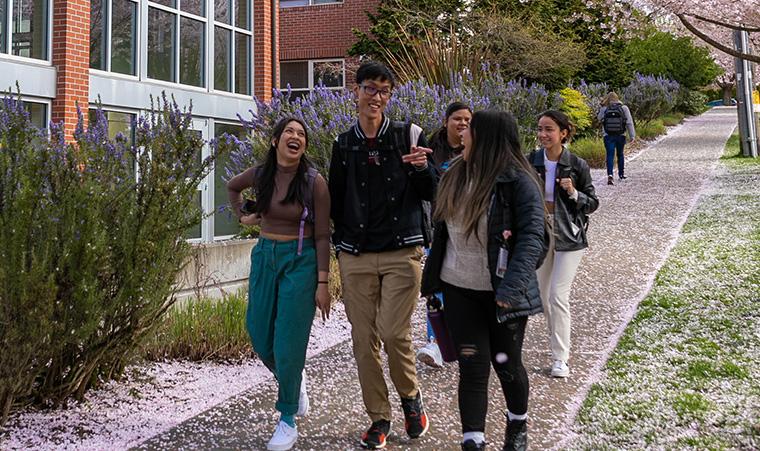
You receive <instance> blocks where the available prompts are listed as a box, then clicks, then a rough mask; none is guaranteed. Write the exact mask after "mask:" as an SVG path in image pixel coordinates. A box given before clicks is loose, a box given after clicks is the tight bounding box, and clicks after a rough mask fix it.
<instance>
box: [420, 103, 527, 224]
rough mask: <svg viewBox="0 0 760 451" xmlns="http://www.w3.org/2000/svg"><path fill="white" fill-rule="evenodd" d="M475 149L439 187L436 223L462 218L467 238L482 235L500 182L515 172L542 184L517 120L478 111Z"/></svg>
mask: <svg viewBox="0 0 760 451" xmlns="http://www.w3.org/2000/svg"><path fill="white" fill-rule="evenodd" d="M470 133H471V135H472V144H471V146H472V148H471V149H470V152H469V156H468V159H469V161H465V160H464V158H462V157H461V156H459V157H457V158H455V159H454V160H453V161H452V163H451V166H449V169H448V171H446V173H445V174H444V175H443V178H442V179H441V183H440V184H439V185H438V195H437V197H436V204H435V213H434V215H433V217H434V219H435V220H436V221H447V220H450V219H452V218H454V217H458V216H459V215H461V218H462V222H463V225H464V229H465V234H466V236H467V237H468V238H469V236H470V235H472V234H473V233H475V236H477V233H478V222H479V220H480V217H481V216H483V214H485V213H486V211H488V207H489V204H490V202H491V194H492V193H493V188H494V185H495V184H496V178H497V177H498V176H499V175H501V174H502V173H503V172H504V171H506V170H508V169H510V168H513V169H515V170H519V171H525V172H526V173H528V174H530V175H531V178H532V179H533V180H534V181H535V182H536V184H538V180H537V178H536V176H535V171H534V170H533V168H532V167H531V166H530V163H528V160H526V159H525V155H523V153H522V150H521V149H520V134H519V131H518V128H517V121H515V118H514V117H513V116H512V115H511V114H509V113H506V112H503V111H478V112H477V113H475V114H474V115H473V116H472V121H471V122H470Z"/></svg>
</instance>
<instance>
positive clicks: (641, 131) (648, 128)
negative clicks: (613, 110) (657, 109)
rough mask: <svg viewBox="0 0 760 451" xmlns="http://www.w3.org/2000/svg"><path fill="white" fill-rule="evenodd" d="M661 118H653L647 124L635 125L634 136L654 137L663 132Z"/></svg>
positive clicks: (663, 127)
mask: <svg viewBox="0 0 760 451" xmlns="http://www.w3.org/2000/svg"><path fill="white" fill-rule="evenodd" d="M665 131H666V130H665V125H664V124H663V123H662V119H655V120H653V121H651V122H649V123H647V124H644V125H641V126H639V127H636V136H637V137H639V138H641V139H654V138H657V137H658V136H661V135H664V134H665Z"/></svg>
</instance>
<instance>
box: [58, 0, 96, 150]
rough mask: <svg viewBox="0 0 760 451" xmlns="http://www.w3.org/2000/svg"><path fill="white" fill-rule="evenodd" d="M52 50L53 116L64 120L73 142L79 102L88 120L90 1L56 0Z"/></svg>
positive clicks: (65, 130) (68, 135)
mask: <svg viewBox="0 0 760 451" xmlns="http://www.w3.org/2000/svg"><path fill="white" fill-rule="evenodd" d="M52 50H53V52H52V53H53V66H55V68H56V70H57V80H56V95H55V99H53V111H52V114H51V119H52V120H53V121H55V122H63V129H64V132H65V134H66V140H67V141H71V139H72V133H73V132H74V129H75V127H76V124H77V107H76V105H77V102H79V107H80V108H81V109H82V111H83V112H84V113H85V115H84V118H85V120H86V119H87V114H86V112H87V107H88V98H89V89H90V81H89V70H90V69H89V68H90V0H54V2H53V49H52Z"/></svg>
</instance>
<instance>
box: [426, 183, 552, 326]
mask: <svg viewBox="0 0 760 451" xmlns="http://www.w3.org/2000/svg"><path fill="white" fill-rule="evenodd" d="M504 230H511V231H512V236H511V237H510V239H509V240H508V241H507V246H508V249H509V263H508V266H507V273H506V275H505V276H504V278H500V277H497V276H496V262H497V260H498V256H499V248H500V247H501V244H502V243H503V241H504V240H503V238H502V232H504ZM448 239H449V234H448V230H447V228H446V223H445V222H439V223H437V224H436V227H435V234H434V235H433V246H432V247H431V248H430V255H429V256H428V258H427V261H426V262H425V269H424V271H423V275H422V289H421V292H422V295H423V296H427V295H431V294H433V293H437V292H439V291H441V290H440V287H441V278H440V275H441V267H442V266H443V259H444V256H445V254H446V245H447V243H448ZM487 249H488V269H489V272H490V273H491V284H492V285H493V289H494V292H495V294H496V299H498V300H500V301H506V302H508V303H509V304H510V305H511V308H510V309H506V310H505V311H504V312H502V313H503V318H502V319H512V318H518V317H522V316H528V315H533V314H536V313H539V312H541V310H542V309H541V296H540V294H539V291H538V281H537V279H536V263H537V262H538V261H539V259H540V258H541V256H543V255H544V254H545V253H546V249H545V248H544V205H543V196H541V192H540V190H539V186H538V183H536V180H535V179H533V176H532V175H531V174H527V173H526V172H524V171H519V170H514V169H510V170H507V171H506V172H505V173H504V174H502V175H500V176H499V177H498V178H497V179H496V185H495V187H494V190H493V195H492V198H491V207H490V208H489V210H488V244H487Z"/></svg>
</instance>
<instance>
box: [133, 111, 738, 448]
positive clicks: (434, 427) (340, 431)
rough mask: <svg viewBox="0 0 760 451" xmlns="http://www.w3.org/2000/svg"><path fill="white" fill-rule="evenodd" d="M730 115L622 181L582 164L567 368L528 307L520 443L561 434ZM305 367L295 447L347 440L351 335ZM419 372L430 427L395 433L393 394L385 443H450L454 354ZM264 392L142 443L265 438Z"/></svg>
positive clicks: (498, 428)
mask: <svg viewBox="0 0 760 451" xmlns="http://www.w3.org/2000/svg"><path fill="white" fill-rule="evenodd" d="M735 124H736V111H735V109H734V108H716V109H713V110H711V111H710V112H708V113H706V114H704V115H702V116H700V117H697V118H693V119H689V120H687V121H686V123H685V124H684V125H682V126H681V127H679V128H678V129H676V130H675V131H672V132H671V134H670V135H668V136H666V137H665V138H663V139H661V140H660V141H658V142H657V143H656V144H654V145H652V146H651V147H650V148H649V149H647V150H646V151H644V152H643V153H641V154H639V155H638V156H636V157H633V159H631V160H630V161H629V162H627V164H626V174H627V175H628V176H629V177H630V178H629V179H628V180H627V181H625V182H624V183H620V182H616V185H615V186H607V185H606V176H605V173H604V171H593V174H592V175H593V177H594V181H595V184H596V187H597V192H598V195H599V198H600V203H601V207H600V209H599V210H598V211H597V212H596V213H594V214H593V215H592V216H591V226H590V231H589V241H590V243H591V247H590V249H589V250H588V252H587V254H586V255H585V257H584V260H583V262H582V264H581V270H580V271H579V273H578V276H577V278H576V280H575V284H574V286H573V292H572V298H571V299H572V303H573V304H572V314H573V327H572V337H573V344H572V357H571V360H570V367H571V370H572V373H571V377H570V378H568V379H566V380H558V379H552V378H550V377H549V376H548V369H547V368H548V366H549V365H550V363H551V362H550V356H549V352H548V340H547V338H546V328H545V323H544V320H543V317H542V316H541V315H538V316H535V317H533V318H532V319H531V320H530V322H529V333H528V337H527V338H526V343H525V349H524V359H525V365H526V368H527V369H528V373H529V375H530V383H531V393H530V410H529V414H530V418H531V419H530V447H531V449H550V448H561V447H564V445H565V444H567V443H568V441H570V440H572V435H571V425H572V421H573V418H574V415H575V413H576V411H577V408H578V406H579V405H580V403H581V402H582V401H583V398H584V397H585V394H586V392H587V390H588V389H589V387H590V385H591V384H592V383H593V382H594V381H595V380H597V379H598V377H599V376H600V374H601V373H600V370H601V368H602V366H603V365H604V362H605V361H606V359H607V356H608V354H609V352H610V351H611V350H612V349H614V345H615V343H616V342H617V339H618V337H619V335H620V333H621V332H622V330H623V328H624V327H625V324H626V323H627V322H628V321H629V320H630V318H631V317H632V315H633V313H634V311H635V306H636V305H637V303H638V302H639V300H640V299H641V298H643V296H644V295H646V293H647V292H648V290H649V288H650V286H651V283H652V280H653V278H654V275H655V273H656V271H657V269H658V268H659V267H660V266H661V264H662V263H663V261H664V258H665V257H666V255H667V253H668V251H669V250H670V247H671V246H672V245H673V243H674V241H675V238H676V237H677V235H678V232H679V230H680V228H681V225H682V224H683V222H684V221H685V219H686V217H687V216H688V214H689V212H690V211H691V209H692V207H693V205H694V204H695V202H696V200H697V198H698V197H699V195H700V193H701V192H702V190H703V189H704V188H706V187H707V185H708V184H709V182H710V177H711V174H712V171H713V168H714V166H715V162H716V160H717V158H718V157H719V156H720V155H721V153H722V151H723V147H724V144H725V141H726V139H727V138H728V136H729V135H730V134H731V132H732V130H733V128H734V126H735ZM413 321H414V322H415V324H416V326H415V332H416V333H417V334H416V336H415V341H416V342H417V343H418V344H421V343H422V340H423V334H424V333H423V330H424V327H423V321H424V310H423V308H422V305H420V308H419V309H418V311H417V312H416V314H415V317H414V319H413ZM307 372H308V375H309V388H310V394H311V399H312V405H311V413H310V415H309V416H308V417H307V418H305V419H303V420H301V421H299V430H300V432H301V438H300V439H299V441H298V445H297V448H296V449H299V450H305V449H314V450H346V449H356V448H357V445H358V437H359V434H360V433H361V432H362V431H363V430H364V429H365V428H366V427H367V425H368V418H367V416H366V415H365V413H364V410H363V405H362V401H361V394H360V390H359V383H358V381H357V379H356V368H355V364H354V360H353V356H352V354H351V343H350V342H344V343H341V344H339V345H336V346H334V347H333V348H330V349H328V350H327V351H325V352H323V353H321V354H319V355H318V356H316V357H313V358H311V359H310V360H309V361H308V362H307ZM493 376H494V377H492V378H491V392H492V394H493V396H492V401H491V405H490V407H489V409H490V410H489V415H488V430H487V432H486V436H487V439H488V441H489V442H491V443H493V444H494V446H492V447H491V448H490V449H499V448H500V446H501V441H502V437H503V435H502V434H503V428H504V419H503V416H502V413H501V412H503V411H504V409H505V404H504V400H503V397H502V395H501V391H500V390H499V388H498V384H497V383H496V377H495V375H493ZM419 377H420V381H421V384H422V389H423V395H424V397H425V402H426V407H427V409H428V412H429V415H430V417H431V429H430V432H429V433H428V435H426V436H425V437H423V438H422V439H419V440H416V441H414V442H410V441H409V440H408V439H407V438H406V436H405V434H404V433H403V414H402V412H401V408H400V406H399V407H398V408H397V411H396V412H394V414H395V415H396V417H395V420H394V423H393V427H394V431H395V433H394V434H392V436H391V438H390V439H389V443H388V448H389V449H415V450H456V449H459V445H458V443H459V440H460V432H459V431H460V428H459V413H458V409H457V401H456V399H457V396H456V387H457V372H456V365H455V364H454V365H447V367H446V368H444V369H442V370H434V369H430V368H427V367H420V368H419ZM388 380H389V379H388ZM389 386H390V385H389ZM390 387H392V386H390ZM275 395H276V389H275V385H274V382H269V383H267V384H264V385H263V386H258V387H255V388H252V389H251V390H249V391H248V392H246V393H244V394H243V395H241V396H238V397H235V398H233V399H230V400H228V401H226V402H224V403H222V404H221V405H219V406H217V407H215V408H213V409H210V410H208V411H207V412H205V413H203V414H201V415H199V416H197V417H195V418H192V419H190V420H188V421H186V422H185V423H183V424H181V425H180V426H178V427H177V428H174V429H172V430H170V431H168V432H167V433H165V434H162V435H160V436H157V437H154V438H152V439H151V440H149V441H147V442H145V443H143V445H142V446H141V448H142V449H167V448H170V449H219V448H224V449H265V446H266V441H267V440H268V439H269V436H270V434H271V431H272V429H273V426H274V424H275V420H276V418H277V414H276V413H275V412H274V411H273V405H274V400H275ZM394 397H395V395H394ZM396 399H397V398H396Z"/></svg>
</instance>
